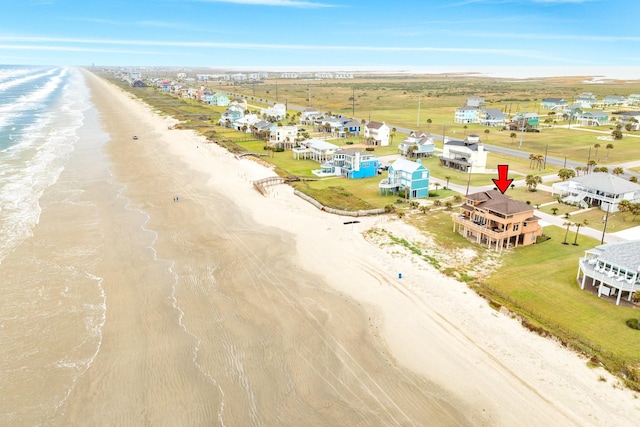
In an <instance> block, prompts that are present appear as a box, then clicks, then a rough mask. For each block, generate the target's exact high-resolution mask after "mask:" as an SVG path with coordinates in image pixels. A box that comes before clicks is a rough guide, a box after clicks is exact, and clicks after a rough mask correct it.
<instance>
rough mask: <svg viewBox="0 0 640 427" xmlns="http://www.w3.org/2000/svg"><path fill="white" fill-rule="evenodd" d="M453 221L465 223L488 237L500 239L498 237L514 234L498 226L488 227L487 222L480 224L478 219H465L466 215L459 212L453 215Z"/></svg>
mask: <svg viewBox="0 0 640 427" xmlns="http://www.w3.org/2000/svg"><path fill="white" fill-rule="evenodd" d="M453 221H454V222H456V223H458V224H462V225H465V226H466V227H468V228H469V229H471V230H474V231H477V232H480V233H482V234H485V235H487V236H489V237H493V238H494V239H500V238H505V237H509V236H511V235H514V234H509V233H508V232H507V231H505V230H502V229H500V228H497V227H489V226H488V225H487V224H482V223H480V222H479V221H472V220H470V219H467V217H465V216H464V215H460V214H455V215H453ZM515 234H518V233H517V232H516V233H515Z"/></svg>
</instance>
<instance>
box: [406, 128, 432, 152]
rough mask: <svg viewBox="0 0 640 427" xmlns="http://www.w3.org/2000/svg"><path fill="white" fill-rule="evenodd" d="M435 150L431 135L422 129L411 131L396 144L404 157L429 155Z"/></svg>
mask: <svg viewBox="0 0 640 427" xmlns="http://www.w3.org/2000/svg"><path fill="white" fill-rule="evenodd" d="M434 150H435V144H434V143H433V137H432V136H431V135H430V134H428V133H426V132H422V131H413V132H411V133H409V135H407V137H406V138H405V139H404V140H403V141H402V142H401V143H400V144H399V145H398V151H399V152H400V153H402V155H403V156H406V157H414V156H415V157H418V158H420V157H429V156H431V155H432V154H433V151H434Z"/></svg>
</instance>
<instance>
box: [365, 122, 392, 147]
mask: <svg viewBox="0 0 640 427" xmlns="http://www.w3.org/2000/svg"><path fill="white" fill-rule="evenodd" d="M364 137H365V139H366V140H367V141H371V143H372V144H373V145H379V146H381V147H386V146H388V145H389V126H387V125H386V124H385V123H384V122H382V123H380V122H373V121H371V122H369V123H366V124H365V125H364Z"/></svg>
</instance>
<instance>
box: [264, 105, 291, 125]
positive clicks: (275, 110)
mask: <svg viewBox="0 0 640 427" xmlns="http://www.w3.org/2000/svg"><path fill="white" fill-rule="evenodd" d="M260 114H262V116H263V117H267V118H269V117H273V118H274V119H275V120H277V121H280V120H282V119H284V118H285V117H286V115H287V107H286V106H285V105H284V104H274V106H273V107H269V108H263V109H262V110H260Z"/></svg>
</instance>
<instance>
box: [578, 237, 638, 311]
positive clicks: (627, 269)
mask: <svg viewBox="0 0 640 427" xmlns="http://www.w3.org/2000/svg"><path fill="white" fill-rule="evenodd" d="M581 273H582V276H581ZM576 278H577V279H578V280H580V288H581V289H584V287H585V285H589V286H593V287H596V286H597V287H598V297H601V296H602V295H606V296H616V305H619V304H620V298H621V297H622V294H623V293H626V294H627V300H629V301H630V300H631V296H632V295H633V293H634V292H639V291H640V240H634V241H630V242H619V243H611V244H608V245H600V246H596V247H595V248H593V249H589V250H587V251H585V256H584V257H582V258H580V260H579V261H578V274H577V276H576Z"/></svg>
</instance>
